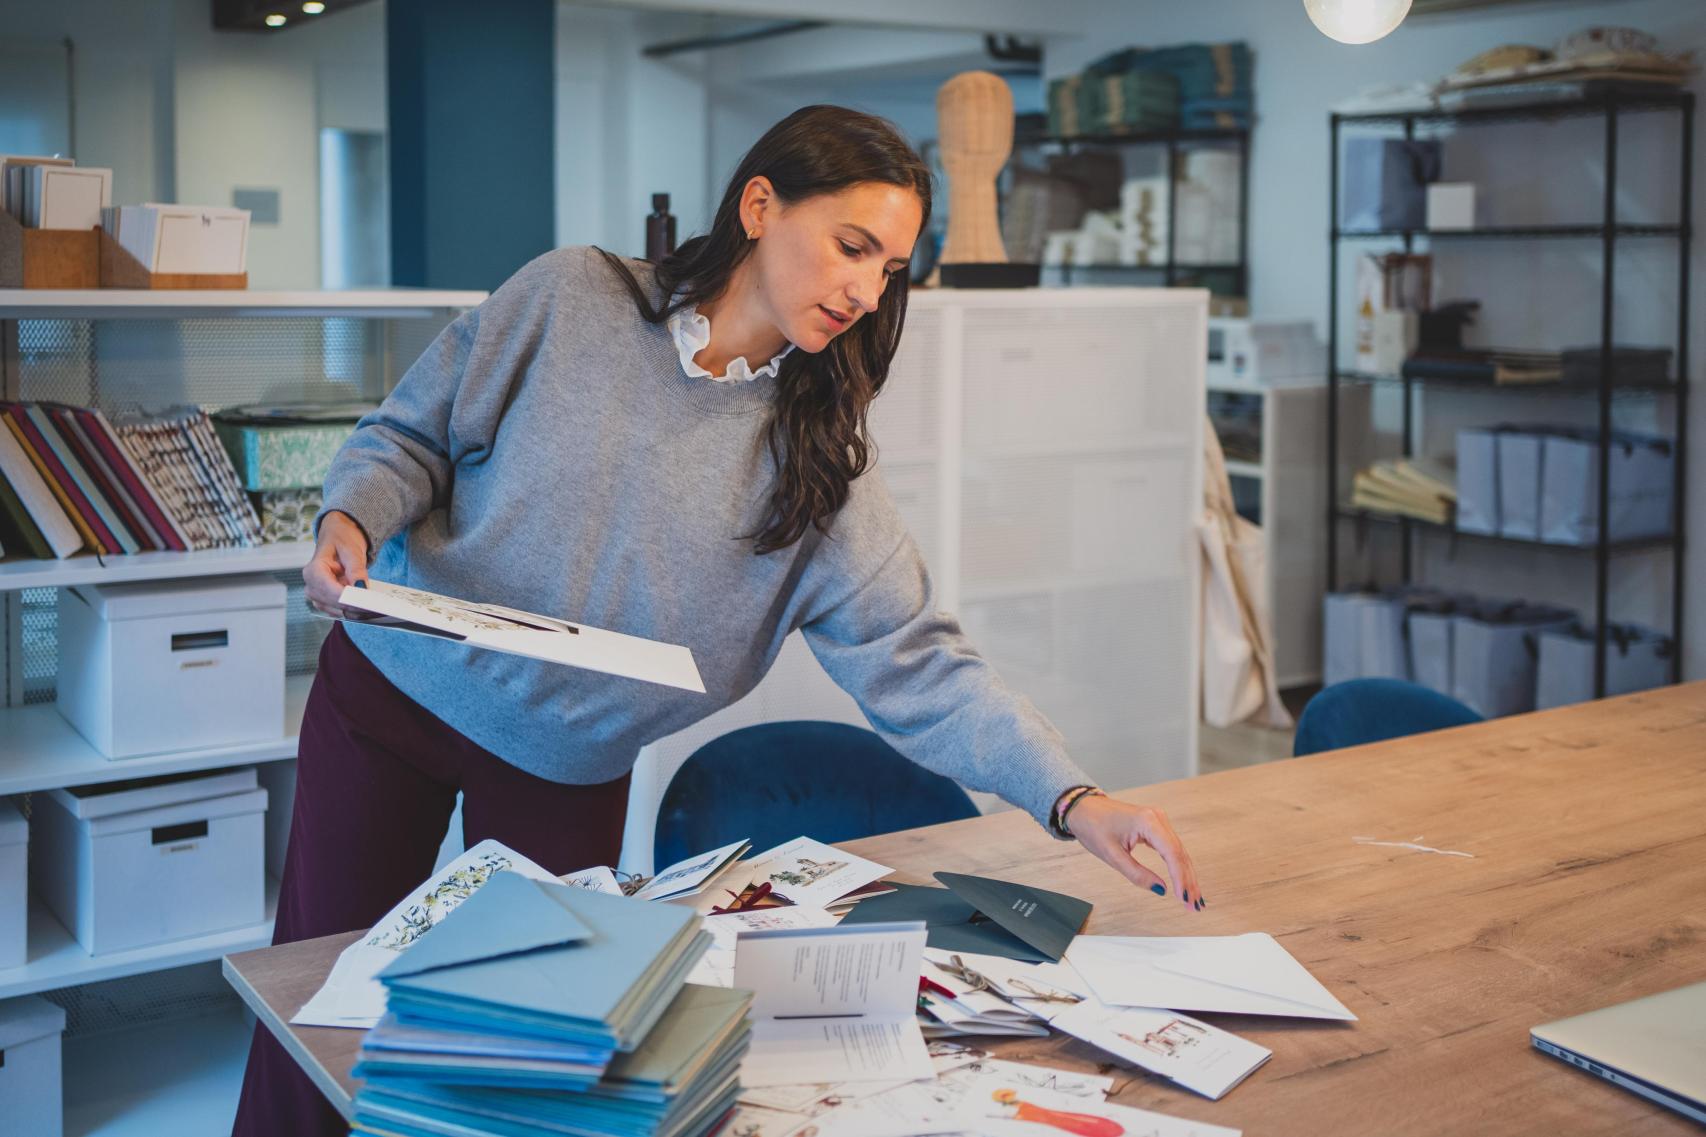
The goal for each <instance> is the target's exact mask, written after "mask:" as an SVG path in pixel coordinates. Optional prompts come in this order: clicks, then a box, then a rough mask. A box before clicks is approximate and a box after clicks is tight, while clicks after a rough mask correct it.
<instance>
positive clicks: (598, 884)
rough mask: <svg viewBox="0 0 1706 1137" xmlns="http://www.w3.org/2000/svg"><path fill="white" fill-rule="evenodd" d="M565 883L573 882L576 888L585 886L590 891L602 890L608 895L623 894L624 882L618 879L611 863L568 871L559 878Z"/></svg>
mask: <svg viewBox="0 0 1706 1137" xmlns="http://www.w3.org/2000/svg"><path fill="white" fill-rule="evenodd" d="M557 879H558V880H560V881H562V882H563V883H564V884H572V885H574V886H575V887H576V888H584V889H586V890H587V891H588V892H602V893H604V894H605V895H606V896H621V895H622V884H621V882H620V881H618V880H617V879H616V873H615V871H614V870H612V869H611V867H610V866H609V865H598V866H596V867H594V868H590V869H582V870H581V871H580V872H572V873H566V874H565V875H563V876H560V877H558V878H557Z"/></svg>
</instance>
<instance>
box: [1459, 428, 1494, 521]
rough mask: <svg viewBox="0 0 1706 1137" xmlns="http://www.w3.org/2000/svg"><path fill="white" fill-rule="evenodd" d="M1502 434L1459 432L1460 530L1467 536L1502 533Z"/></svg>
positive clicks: (1485, 430) (1492, 430)
mask: <svg viewBox="0 0 1706 1137" xmlns="http://www.w3.org/2000/svg"><path fill="white" fill-rule="evenodd" d="M1499 434H1500V431H1499V430H1498V429H1497V428H1493V429H1482V430H1460V431H1458V432H1457V528H1458V529H1460V530H1461V531H1463V532H1464V533H1484V534H1488V535H1492V534H1496V533H1498V531H1499Z"/></svg>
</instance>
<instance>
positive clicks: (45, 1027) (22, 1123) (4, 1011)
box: [0, 995, 65, 1137]
mask: <svg viewBox="0 0 1706 1137" xmlns="http://www.w3.org/2000/svg"><path fill="white" fill-rule="evenodd" d="M64 1031H65V1011H64V1009H63V1008H61V1007H58V1006H56V1005H54V1004H53V1003H50V1002H48V1001H47V1000H46V999H44V998H42V997H41V996H40V995H25V996H24V997H22V998H19V999H7V1000H5V1001H3V1002H0V1133H7V1134H12V1133H16V1134H19V1135H20V1137H23V1135H24V1134H28V1135H29V1137H60V1135H61V1134H63V1133H64V1132H65V1106H64V1100H65V1099H64V1090H63V1088H62V1087H61V1084H60V1054H59V1042H60V1036H61V1035H62V1034H63V1033H64Z"/></svg>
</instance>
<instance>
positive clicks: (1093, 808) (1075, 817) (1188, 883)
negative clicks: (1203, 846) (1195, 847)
mask: <svg viewBox="0 0 1706 1137" xmlns="http://www.w3.org/2000/svg"><path fill="white" fill-rule="evenodd" d="M1067 825H1068V828H1070V829H1071V830H1072V835H1073V836H1074V837H1076V838H1078V843H1079V844H1080V845H1083V846H1084V847H1085V848H1086V849H1088V850H1089V851H1090V852H1092V853H1094V854H1095V855H1096V856H1097V857H1098V858H1100V859H1101V860H1103V861H1106V862H1107V863H1108V864H1109V865H1110V866H1112V867H1113V869H1114V871H1115V872H1118V873H1119V874H1120V875H1121V876H1123V877H1125V878H1126V879H1127V880H1129V881H1131V882H1132V883H1133V884H1136V885H1140V886H1141V887H1143V888H1147V889H1149V890H1150V891H1151V892H1154V893H1155V894H1156V895H1158V896H1165V895H1167V886H1166V882H1164V881H1163V880H1162V879H1161V878H1160V877H1159V876H1157V875H1156V874H1155V873H1153V872H1151V871H1149V869H1147V868H1145V867H1144V866H1143V865H1142V864H1141V863H1139V861H1138V860H1137V858H1136V857H1134V856H1132V855H1131V854H1132V850H1133V849H1136V848H1137V847H1138V846H1139V845H1148V846H1149V847H1150V848H1152V849H1154V850H1155V851H1156V852H1157V853H1159V854H1161V859H1162V860H1163V861H1164V862H1166V865H1167V873H1168V875H1170V876H1171V877H1172V878H1173V893H1174V895H1176V896H1178V897H1179V899H1180V901H1181V902H1182V903H1184V904H1185V905H1186V906H1188V907H1189V908H1191V910H1192V911H1199V910H1201V908H1202V906H1203V898H1202V889H1201V888H1200V887H1199V886H1198V884H1197V871H1196V869H1195V867H1193V866H1192V864H1191V855H1190V854H1189V853H1187V852H1185V845H1184V842H1182V841H1180V840H1179V835H1178V834H1177V833H1175V832H1173V826H1172V825H1171V824H1170V823H1169V822H1168V821H1167V815H1166V814H1165V813H1163V812H1161V811H1160V810H1159V809H1156V808H1155V807H1154V806H1148V805H1127V804H1126V803H1125V802H1123V801H1115V800H1114V799H1113V798H1111V797H1104V796H1102V795H1100V794H1091V795H1090V796H1088V797H1085V798H1084V799H1082V800H1081V801H1079V802H1078V804H1077V805H1075V806H1073V807H1072V813H1071V815H1070V816H1069V817H1068V818H1067Z"/></svg>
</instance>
